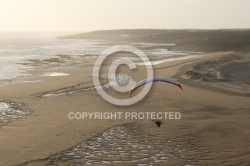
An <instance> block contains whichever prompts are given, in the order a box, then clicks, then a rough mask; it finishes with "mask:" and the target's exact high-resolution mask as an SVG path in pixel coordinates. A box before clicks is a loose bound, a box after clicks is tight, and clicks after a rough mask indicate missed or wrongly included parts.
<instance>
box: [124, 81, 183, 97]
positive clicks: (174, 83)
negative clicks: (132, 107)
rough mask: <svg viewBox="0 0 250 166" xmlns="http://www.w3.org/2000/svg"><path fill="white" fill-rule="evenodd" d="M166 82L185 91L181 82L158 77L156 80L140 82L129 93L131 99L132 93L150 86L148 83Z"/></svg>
mask: <svg viewBox="0 0 250 166" xmlns="http://www.w3.org/2000/svg"><path fill="white" fill-rule="evenodd" d="M158 81H159V82H166V83H170V84H173V85H176V86H178V87H179V88H180V90H181V92H183V89H182V86H181V84H180V83H179V82H177V81H175V80H173V79H170V78H161V77H156V78H149V79H145V80H142V81H140V82H138V83H137V84H135V85H134V86H133V87H132V88H131V90H130V91H129V97H130V98H131V96H132V93H133V92H134V91H135V90H136V89H137V88H139V87H141V86H143V85H145V84H148V83H151V82H158Z"/></svg>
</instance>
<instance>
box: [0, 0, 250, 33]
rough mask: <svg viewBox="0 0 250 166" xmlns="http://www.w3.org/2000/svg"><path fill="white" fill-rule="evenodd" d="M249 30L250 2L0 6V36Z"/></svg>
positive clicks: (57, 0)
mask: <svg viewBox="0 0 250 166" xmlns="http://www.w3.org/2000/svg"><path fill="white" fill-rule="evenodd" d="M126 28H129V29H131V28H132V29H134V28H161V29H165V28H166V29H179V28H182V29H183V28H195V29H197V28H203V29H204V28H205V29H209V28H250V0H0V31H89V30H99V29H126Z"/></svg>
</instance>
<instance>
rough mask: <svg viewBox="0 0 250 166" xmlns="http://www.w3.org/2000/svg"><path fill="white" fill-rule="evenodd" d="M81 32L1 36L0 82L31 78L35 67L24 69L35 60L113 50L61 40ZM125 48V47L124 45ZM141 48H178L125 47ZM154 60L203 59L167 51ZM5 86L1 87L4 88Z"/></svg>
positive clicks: (101, 44)
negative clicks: (24, 77)
mask: <svg viewBox="0 0 250 166" xmlns="http://www.w3.org/2000/svg"><path fill="white" fill-rule="evenodd" d="M76 33H79V32H0V82H4V81H5V80H8V81H9V80H12V79H18V78H21V77H23V76H27V75H28V73H27V72H26V71H27V70H31V68H35V67H34V66H27V65H24V63H25V62H27V61H29V60H31V59H32V60H34V59H40V60H41V59H49V58H53V57H57V56H58V55H69V56H83V57H84V56H85V57H86V58H89V57H90V56H91V55H93V56H98V55H100V54H101V52H102V51H104V50H105V49H107V48H108V47H109V46H110V43H109V42H108V41H103V40H84V39H59V38H58V37H59V36H64V35H70V34H76ZM122 44H124V43H122ZM125 44H126V45H132V46H134V47H137V48H139V49H140V48H145V47H149V46H156V45H158V46H161V45H170V46H171V45H174V43H157V44H156V43H143V42H142V43H125ZM145 53H146V55H147V56H153V57H154V58H155V57H157V58H156V60H155V61H154V62H153V64H154V65H156V64H159V63H163V62H165V61H170V60H171V61H173V60H177V59H183V58H184V59H185V58H190V57H193V56H197V55H198V56H199V55H200V54H201V53H197V52H173V51H168V50H166V49H153V50H146V52H145ZM0 85H1V84H0Z"/></svg>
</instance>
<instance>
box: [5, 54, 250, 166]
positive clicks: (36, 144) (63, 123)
mask: <svg viewBox="0 0 250 166" xmlns="http://www.w3.org/2000/svg"><path fill="white" fill-rule="evenodd" d="M218 54H221V53H218ZM225 54H227V53H225ZM216 56H218V55H217V54H216V55H212V56H211V57H205V58H204V57H203V60H207V59H209V58H214V57H216ZM221 56H222V55H221ZM206 58H207V59H206ZM216 58H218V57H216ZM201 60H202V59H201V58H194V59H186V60H179V61H174V62H165V63H162V64H159V65H156V66H154V69H155V75H156V76H159V75H160V76H162V77H172V76H174V77H176V76H178V73H179V72H182V71H184V70H183V68H186V67H185V66H188V68H189V67H190V66H192V65H193V64H194V63H196V62H197V63H199V61H201ZM182 67H183V68H182ZM166 69H168V70H166ZM84 71H85V73H83V71H82V68H79V69H67V70H64V69H61V70H53V72H59V73H67V74H69V75H68V76H62V77H44V76H35V77H33V78H32V79H28V80H29V81H34V80H42V81H40V82H29V83H24V84H22V83H17V84H9V85H6V86H5V87H0V90H1V95H2V96H0V97H1V98H3V97H4V98H6V99H13V100H16V101H20V102H24V103H27V105H26V106H25V108H27V109H32V110H34V111H35V112H34V113H33V114H31V115H30V116H29V117H28V118H27V119H25V120H21V121H19V120H17V121H14V122H13V123H11V124H10V127H9V128H8V127H7V128H4V129H0V140H1V142H0V146H1V147H2V149H3V150H2V154H4V155H2V156H0V161H1V162H0V165H17V164H20V163H24V162H27V161H30V160H37V159H43V158H48V156H51V155H53V154H57V153H60V152H63V151H65V150H66V149H68V148H69V147H73V146H76V145H77V144H79V143H81V142H83V141H84V140H88V139H91V138H93V137H95V136H96V135H97V134H98V133H102V132H104V131H106V130H107V129H108V128H110V127H111V128H112V127H114V126H117V125H120V124H124V123H132V122H136V124H137V125H138V126H139V128H140V129H141V130H142V131H144V132H145V133H147V134H146V135H147V137H146V136H145V139H152V138H154V137H155V136H157V137H159V138H160V139H174V138H177V137H183V138H188V137H189V136H190V140H193V144H194V145H196V146H197V147H192V146H190V145H189V142H185V141H186V140H185V139H182V142H183V144H182V147H183V148H186V149H188V150H192V151H198V152H200V154H193V152H192V153H191V155H190V156H188V157H187V156H186V157H184V159H182V158H178V157H177V159H169V160H167V161H166V162H168V163H173V164H184V163H186V161H187V160H188V159H187V158H190V157H192V155H193V157H195V156H196V155H198V157H199V156H200V160H201V161H198V160H195V163H194V164H205V163H206V162H207V163H209V162H210V163H211V162H212V159H211V158H213V159H215V161H213V162H215V163H217V164H220V163H223V161H222V160H227V161H231V160H233V162H235V163H237V162H239V161H240V160H244V161H248V159H247V157H249V154H248V149H244V148H243V149H238V148H239V147H243V145H244V146H246V147H247V145H248V144H249V143H247V142H249V141H247V140H249V139H247V138H245V137H243V138H237V137H236V136H235V135H234V134H232V131H234V132H236V131H237V130H238V129H239V128H240V127H242V126H245V125H247V124H248V122H246V121H244V122H238V121H237V119H241V118H242V117H244V116H246V115H247V114H248V112H247V110H248V109H249V106H248V104H247V103H249V98H247V97H241V96H232V95H228V94H224V93H221V94H220V93H218V92H215V91H211V90H208V89H211V88H210V87H209V88H208V89H203V88H202V89H201V88H199V87H198V88H197V87H196V86H195V84H193V83H192V82H191V81H190V85H194V86H190V85H189V84H188V83H186V82H184V84H183V86H184V94H179V93H176V89H171V86H166V85H163V84H157V86H156V85H155V86H153V88H152V90H151V92H150V93H149V94H148V96H147V97H146V98H145V99H143V100H142V101H141V102H140V103H138V104H135V105H133V107H132V106H129V107H126V108H124V107H117V106H113V105H111V104H109V103H106V102H105V101H104V100H103V99H101V97H100V96H99V95H98V94H97V93H96V92H95V91H86V92H85V93H81V92H75V93H71V94H66V95H61V96H55V97H45V98H42V97H39V96H34V95H35V94H41V93H44V92H48V93H50V92H57V93H59V92H65V91H66V92H67V91H72V90H75V89H81V88H86V87H91V86H93V84H92V83H91V81H92V68H91V67H84ZM82 74H84V75H85V76H84V77H82V76H81V75H82ZM176 74H177V75H176ZM134 75H135V78H141V77H142V76H141V75H138V74H134ZM180 82H181V83H182V81H181V79H180ZM187 82H188V81H187ZM10 91H12V92H14V93H13V94H10V93H9V92H10ZM108 91H110V90H108ZM162 91H164V93H162ZM165 93H167V94H168V95H165ZM119 96H120V97H124V96H123V95H119ZM126 96H127V95H126ZM156 97H157V100H158V101H156V103H155V102H151V101H152V99H155V98H156ZM221 98H224V99H225V101H223V102H220V99H221ZM93 101H94V102H93ZM202 101H206V102H205V103H203V102H202ZM96 103H98V104H96ZM166 106H167V109H168V110H170V111H175V110H181V113H182V114H183V118H184V119H182V120H181V121H163V126H162V127H161V128H160V129H158V128H156V126H155V124H154V123H152V121H150V120H140V121H135V120H130V121H125V120H119V121H116V120H100V121H94V122H95V123H93V121H91V120H84V121H71V120H69V119H68V118H67V116H66V115H67V114H68V112H69V111H72V110H73V111H82V110H83V109H87V110H88V111H98V110H100V111H107V110H108V111H111V112H115V111H117V110H119V111H125V110H131V111H152V110H154V109H155V108H157V111H163V110H165V109H166ZM239 110H241V113H242V114H237V115H235V114H234V112H235V111H239ZM211 111H212V114H211ZM232 116H233V117H234V118H236V121H235V119H234V118H232ZM230 123H232V126H229V125H228V124H230ZM216 124H220V125H218V126H217V125H216ZM156 129H158V130H156ZM219 131H220V132H222V133H223V134H224V135H226V136H227V138H224V137H223V138H224V139H223V140H222V139H221V136H222V135H221V134H220V132H219ZM237 133H238V134H239V135H240V134H241V135H244V136H246V135H247V134H248V133H249V132H248V131H247V129H246V128H245V129H242V131H237ZM136 139H137V138H136ZM138 139H139V138H138ZM187 140H189V139H187ZM178 142H181V141H180V140H177V141H176V143H178ZM229 142H233V143H234V144H231V145H228V143H229ZM198 145H199V146H198ZM224 145H227V146H229V147H231V148H232V149H234V148H235V151H231V152H228V153H227V154H224V152H223V151H224V150H223V146H224ZM206 146H207V147H208V148H205V151H209V152H211V154H210V153H209V155H207V158H208V159H205V160H204V161H202V160H203V158H206V157H204V156H203V158H202V155H204V154H203V151H202V148H204V147H206ZM216 148H217V149H216ZM17 152H18V153H17ZM204 153H205V152H204ZM212 153H213V154H212ZM214 153H215V154H214ZM242 153H246V154H247V155H246V156H243V158H242V157H239V158H237V157H235V158H234V159H229V157H230V156H237V154H242ZM12 154H16V155H15V156H14V157H13V156H12ZM220 155H222V156H223V155H224V156H223V158H224V159H220ZM205 156H206V155H205ZM198 157H197V158H198ZM209 158H210V159H209ZM227 158H228V159H227ZM204 162H205V163H204ZM118 164H119V163H118ZM163 165H164V162H163Z"/></svg>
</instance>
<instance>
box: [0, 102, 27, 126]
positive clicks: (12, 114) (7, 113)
mask: <svg viewBox="0 0 250 166" xmlns="http://www.w3.org/2000/svg"><path fill="white" fill-rule="evenodd" d="M21 106H22V105H21V104H20V103H15V102H3V101H0V127H6V126H7V124H8V123H10V122H12V121H13V120H16V119H21V118H24V117H25V116H27V115H29V114H30V113H31V112H32V111H30V110H25V109H23V108H21Z"/></svg>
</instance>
